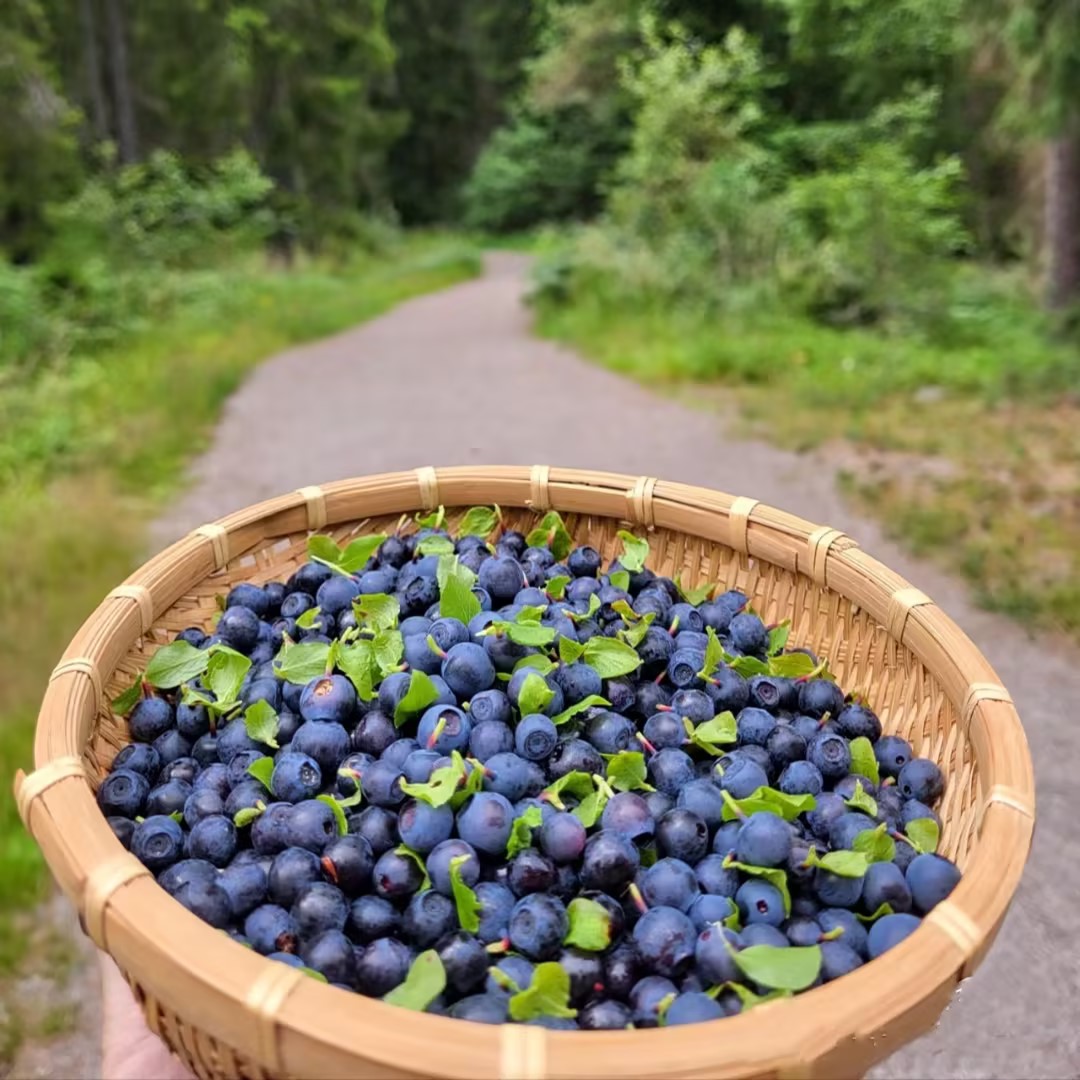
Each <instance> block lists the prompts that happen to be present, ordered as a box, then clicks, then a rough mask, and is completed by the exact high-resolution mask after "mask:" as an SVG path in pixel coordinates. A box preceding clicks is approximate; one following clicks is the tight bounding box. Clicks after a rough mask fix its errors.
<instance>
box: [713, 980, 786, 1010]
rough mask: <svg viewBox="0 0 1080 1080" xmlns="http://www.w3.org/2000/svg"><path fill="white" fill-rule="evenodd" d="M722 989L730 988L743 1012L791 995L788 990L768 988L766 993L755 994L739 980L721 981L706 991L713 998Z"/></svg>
mask: <svg viewBox="0 0 1080 1080" xmlns="http://www.w3.org/2000/svg"><path fill="white" fill-rule="evenodd" d="M724 990H730V991H731V992H732V993H733V994H734V995H735V996H736V997H737V998H738V999H739V1001H740V1002H741V1003H742V1007H743V1012H745V1011H746V1010H747V1009H752V1008H754V1006H755V1005H765V1004H766V1003H767V1002H770V1001H778V1000H779V999H780V998H789V997H791V991H790V990H770V991H769V992H768V993H767V994H755V993H754V991H753V990H751V989H750V987H749V986H745V985H743V984H742V983H739V982H726V983H721V984H720V985H719V986H716V987H713V989H712V990H707V991H706V993H707V994H708V995H709V996H710V997H713V998H715V997H717V996H719V994H720V993H721V992H722V991H724Z"/></svg>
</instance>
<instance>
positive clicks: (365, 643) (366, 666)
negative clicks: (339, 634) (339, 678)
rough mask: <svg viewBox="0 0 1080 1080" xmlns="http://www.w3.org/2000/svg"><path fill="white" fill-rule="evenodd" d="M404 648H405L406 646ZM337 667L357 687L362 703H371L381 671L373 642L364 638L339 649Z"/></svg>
mask: <svg viewBox="0 0 1080 1080" xmlns="http://www.w3.org/2000/svg"><path fill="white" fill-rule="evenodd" d="M402 647H403V648H404V645H403V646H402ZM337 666H338V667H339V668H341V670H342V671H344V672H345V677H346V678H347V679H348V680H349V682H351V683H352V684H353V686H355V687H356V693H357V695H358V696H359V698H360V700H361V701H371V700H372V699H373V698H374V697H375V684H376V683H377V682H378V680H379V669H378V665H377V663H376V661H375V648H374V646H373V644H372V643H371V641H369V640H367V639H366V638H364V639H361V640H360V641H354V642H353V643H352V644H351V645H346V646H344V647H343V648H341V649H339V650H338V657H337Z"/></svg>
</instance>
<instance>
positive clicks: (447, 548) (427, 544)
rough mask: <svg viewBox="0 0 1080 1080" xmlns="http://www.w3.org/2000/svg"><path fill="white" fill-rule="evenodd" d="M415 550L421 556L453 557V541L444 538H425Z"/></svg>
mask: <svg viewBox="0 0 1080 1080" xmlns="http://www.w3.org/2000/svg"><path fill="white" fill-rule="evenodd" d="M416 550H417V551H419V552H420V554H421V555H453V554H454V541H453V540H451V539H449V537H446V536H425V537H424V539H423V540H421V541H420V543H419V544H417V545H416Z"/></svg>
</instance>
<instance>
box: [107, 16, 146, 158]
mask: <svg viewBox="0 0 1080 1080" xmlns="http://www.w3.org/2000/svg"><path fill="white" fill-rule="evenodd" d="M122 4H123V0H105V18H106V22H107V31H108V42H109V68H110V70H111V72H112V85H113V107H114V113H115V116H116V145H117V150H118V151H119V154H120V161H121V163H122V164H124V165H129V164H131V162H133V161H135V160H136V159H137V158H138V156H139V143H138V136H137V134H136V129H135V100H134V98H133V96H132V92H131V79H130V78H129V75H128V62H127V41H126V40H125V36H124V12H123V6H122Z"/></svg>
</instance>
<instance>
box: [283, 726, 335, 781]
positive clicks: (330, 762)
mask: <svg viewBox="0 0 1080 1080" xmlns="http://www.w3.org/2000/svg"><path fill="white" fill-rule="evenodd" d="M289 749H290V750H292V751H294V752H295V753H297V754H307V755H308V757H310V758H313V759H314V760H315V761H316V762H317V763H318V766H319V769H320V771H321V773H322V776H323V777H324V778H327V777H334V776H336V775H337V770H338V765H339V763H340V762H341V759H342V758H344V757H345V756H346V754H348V752H349V735H348V732H346V730H345V729H344V728H343V727H342V726H341V725H340V724H339V723H337V722H331V721H325V720H308V721H306V722H305V723H303V724H301V725H300V727H299V728H297V730H296V734H295V735H294V736H293V738H292V742H291V743H289Z"/></svg>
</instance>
